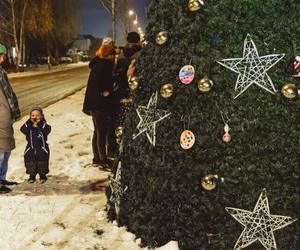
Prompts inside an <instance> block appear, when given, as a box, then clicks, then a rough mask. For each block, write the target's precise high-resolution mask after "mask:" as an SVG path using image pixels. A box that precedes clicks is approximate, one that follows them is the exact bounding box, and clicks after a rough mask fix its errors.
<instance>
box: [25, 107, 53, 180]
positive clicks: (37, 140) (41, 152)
mask: <svg viewBox="0 0 300 250" xmlns="http://www.w3.org/2000/svg"><path fill="white" fill-rule="evenodd" d="M50 131H51V126H49V125H48V124H47V123H46V120H45V117H44V114H43V110H42V109H41V108H39V107H34V108H32V109H31V111H30V118H29V119H28V121H27V122H25V124H24V125H23V126H22V127H21V132H22V133H23V134H25V135H26V140H27V142H28V143H27V146H26V148H25V152H24V161H25V167H26V174H29V179H28V182H29V183H34V182H35V178H36V175H37V174H39V176H40V182H41V183H45V182H46V181H47V176H46V174H48V173H49V154H50V151H49V146H48V144H47V137H48V134H49V133H50Z"/></svg>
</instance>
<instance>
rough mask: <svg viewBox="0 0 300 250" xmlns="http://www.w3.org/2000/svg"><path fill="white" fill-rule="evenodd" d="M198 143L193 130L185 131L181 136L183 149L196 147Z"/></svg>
mask: <svg viewBox="0 0 300 250" xmlns="http://www.w3.org/2000/svg"><path fill="white" fill-rule="evenodd" d="M195 141H196V138H195V135H194V133H193V132H192V131H191V130H185V131H183V132H182V133H181V136H180V146H181V147H182V148H183V149H190V148H191V147H193V146H194V144H195Z"/></svg>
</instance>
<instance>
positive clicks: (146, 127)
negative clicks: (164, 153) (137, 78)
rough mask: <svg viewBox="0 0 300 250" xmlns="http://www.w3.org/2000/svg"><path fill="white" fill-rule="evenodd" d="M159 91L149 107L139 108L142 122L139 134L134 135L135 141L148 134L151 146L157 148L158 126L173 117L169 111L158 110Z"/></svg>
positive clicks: (138, 126)
mask: <svg viewBox="0 0 300 250" xmlns="http://www.w3.org/2000/svg"><path fill="white" fill-rule="evenodd" d="M157 96H158V93H157V91H156V92H155V93H153V94H152V96H151V98H150V100H149V102H148V105H147V107H146V106H138V108H137V109H136V112H137V114H138V116H139V118H140V122H139V124H138V125H137V127H136V129H137V131H138V133H137V134H134V135H133V138H132V139H133V140H134V139H136V138H137V137H138V136H140V135H141V134H143V133H146V135H147V138H148V140H149V142H150V143H151V145H153V146H155V142H156V124H157V123H158V122H160V121H162V120H164V119H165V118H167V117H168V116H170V115H171V113H169V112H168V111H165V110H161V109H157V108H156V106H157Z"/></svg>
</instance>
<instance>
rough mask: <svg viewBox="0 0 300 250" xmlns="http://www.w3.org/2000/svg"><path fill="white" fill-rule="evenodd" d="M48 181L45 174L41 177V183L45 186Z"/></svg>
mask: <svg viewBox="0 0 300 250" xmlns="http://www.w3.org/2000/svg"><path fill="white" fill-rule="evenodd" d="M46 181H47V176H46V175H45V174H41V175H40V182H41V183H42V184H43V183H45V182H46Z"/></svg>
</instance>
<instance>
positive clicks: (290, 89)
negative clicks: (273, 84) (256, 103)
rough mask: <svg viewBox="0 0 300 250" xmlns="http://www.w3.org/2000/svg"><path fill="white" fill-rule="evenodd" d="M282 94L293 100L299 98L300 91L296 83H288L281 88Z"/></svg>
mask: <svg viewBox="0 0 300 250" xmlns="http://www.w3.org/2000/svg"><path fill="white" fill-rule="evenodd" d="M281 93H282V94H283V95H284V96H285V97H286V98H289V99H293V98H296V97H297V94H298V89H297V86H296V85H295V84H294V83H287V84H285V85H283V87H282V88H281Z"/></svg>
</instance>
